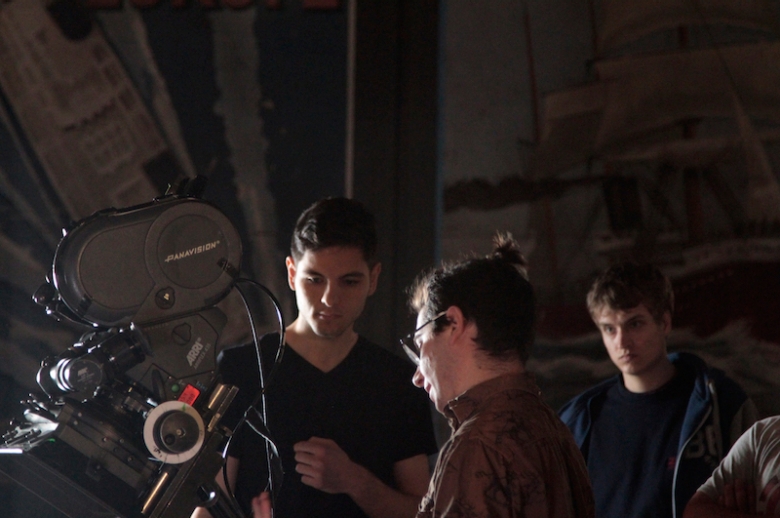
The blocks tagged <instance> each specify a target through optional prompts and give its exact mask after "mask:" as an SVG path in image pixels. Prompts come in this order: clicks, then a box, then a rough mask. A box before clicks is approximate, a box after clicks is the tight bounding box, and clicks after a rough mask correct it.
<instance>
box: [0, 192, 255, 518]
mask: <svg viewBox="0 0 780 518" xmlns="http://www.w3.org/2000/svg"><path fill="white" fill-rule="evenodd" d="M241 253H242V247H241V240H240V237H239V234H238V232H237V230H236V229H235V227H234V226H233V225H232V224H231V223H230V221H229V220H228V218H227V217H226V216H225V215H224V214H223V213H222V212H221V211H219V210H218V209H217V208H216V207H215V206H213V205H211V204H209V203H207V202H205V201H203V200H201V199H199V198H197V197H194V196H182V195H171V196H165V197H162V198H159V199H156V200H154V201H152V202H151V203H147V204H144V205H139V206H135V207H131V208H128V209H123V210H116V209H109V210H105V211H100V212H98V213H95V214H93V215H92V216H90V217H88V218H86V219H84V220H82V221H80V222H78V223H77V224H75V225H74V226H73V227H72V228H71V229H69V230H68V231H67V232H66V233H65V235H64V237H63V238H62V240H61V241H60V243H59V244H58V246H57V250H56V253H55V257H54V261H53V266H52V273H51V278H50V279H49V282H48V283H47V284H44V285H43V286H42V287H41V288H40V289H39V290H38V291H37V292H36V294H35V296H34V298H35V300H36V301H37V302H38V303H40V304H41V305H43V306H44V307H45V308H46V311H47V313H49V314H50V315H51V316H53V317H55V318H57V319H68V320H71V321H73V322H76V323H78V324H81V325H83V326H84V327H85V328H86V329H87V331H86V332H85V333H84V334H83V335H82V337H81V339H80V340H79V341H78V343H76V344H74V345H73V346H72V347H70V348H69V349H67V350H66V351H65V352H63V353H62V354H60V355H58V356H56V357H50V358H46V359H44V360H43V361H42V363H41V368H40V370H39V372H38V384H39V385H40V387H41V389H42V390H43V392H44V393H45V394H42V395H41V396H40V397H38V396H36V397H33V398H32V399H30V400H28V401H26V402H23V404H24V406H25V407H26V411H25V414H24V418H23V419H21V420H15V421H13V422H12V423H11V427H10V428H9V429H8V430H7V431H6V432H5V434H4V435H3V441H2V444H1V445H0V471H3V472H5V473H6V474H8V475H9V476H10V477H11V478H13V479H15V480H17V481H18V482H19V483H20V484H21V485H23V486H25V487H27V489H30V490H31V491H32V492H34V493H36V494H37V495H38V496H40V497H41V498H43V499H44V500H47V501H48V502H49V503H51V504H52V505H54V506H55V507H57V508H58V509H60V510H61V511H62V512H64V513H65V514H66V515H68V516H72V517H74V518H75V517H82V516H90V517H92V516H94V517H102V516H105V517H112V518H113V517H117V516H119V517H122V518H140V517H149V518H157V517H162V516H163V514H164V516H165V518H179V517H180V518H185V517H188V516H190V514H191V512H192V510H193V509H194V508H195V507H196V506H198V505H206V504H208V502H209V500H210V499H213V498H214V495H213V492H214V491H213V490H212V489H213V488H212V489H210V488H211V487H212V485H213V481H214V478H215V477H216V475H217V473H218V471H219V469H220V468H221V466H222V464H223V459H222V456H221V454H220V453H219V449H220V447H221V445H222V444H223V443H224V439H225V437H226V435H227V434H228V433H229V431H228V430H225V429H223V428H222V427H220V426H219V421H220V419H221V417H222V416H223V415H224V413H225V411H226V410H227V408H228V407H229V405H230V403H231V401H232V400H233V397H234V396H235V394H236V392H237V389H236V388H235V387H232V386H228V385H223V384H221V383H219V380H218V374H217V356H218V354H219V352H220V351H221V349H222V348H223V347H224V344H222V343H221V342H220V336H221V335H222V332H223V330H224V329H225V327H226V325H227V324H228V321H229V318H228V316H227V315H225V314H224V313H223V312H222V311H221V310H220V309H219V308H218V307H216V304H217V303H218V302H219V301H221V300H222V299H223V298H224V297H225V296H227V295H228V293H230V291H231V290H232V289H233V288H234V283H235V280H236V278H237V276H238V273H239V270H240V260H241Z"/></svg>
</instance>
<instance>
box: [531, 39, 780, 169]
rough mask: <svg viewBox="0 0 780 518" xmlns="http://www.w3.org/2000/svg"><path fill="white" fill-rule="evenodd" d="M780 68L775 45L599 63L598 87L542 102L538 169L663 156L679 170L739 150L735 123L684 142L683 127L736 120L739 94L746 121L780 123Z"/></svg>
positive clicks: (767, 131)
mask: <svg viewBox="0 0 780 518" xmlns="http://www.w3.org/2000/svg"><path fill="white" fill-rule="evenodd" d="M778 63H780V43H775V42H763V43H754V44H747V45H739V46H733V47H724V48H718V49H700V50H686V51H678V52H666V53H662V54H653V55H639V56H627V57H622V58H617V59H611V60H603V61H599V62H598V63H596V65H595V68H596V70H597V72H598V77H599V80H598V81H597V82H594V83H592V84H589V85H585V86H581V87H577V88H574V89H569V90H564V91H561V92H556V93H553V94H550V95H549V96H548V97H547V98H546V99H545V104H544V115H543V116H544V119H543V128H544V131H543V133H542V139H541V142H540V144H539V147H538V149H537V154H536V157H535V159H534V167H535V168H536V169H537V170H538V171H539V173H540V174H541V175H547V176H549V175H551V174H556V173H560V172H563V171H565V170H567V169H570V168H571V167H573V166H575V165H577V164H582V163H585V162H587V161H588V160H590V159H593V158H602V159H608V160H613V161H621V160H628V159H630V158H633V159H641V158H644V159H652V158H666V159H668V160H669V161H670V162H671V163H676V164H677V165H696V164H699V165H705V164H707V163H711V162H712V161H715V160H717V159H719V158H723V157H724V156H725V154H726V153H728V152H732V151H733V150H734V149H735V148H737V147H739V146H740V145H741V142H742V135H741V133H740V132H739V131H738V125H737V124H732V125H731V127H730V130H729V131H730V132H725V133H722V134H706V135H702V136H701V138H697V139H695V140H693V141H685V140H683V139H682V138H681V133H680V124H681V122H683V121H688V120H701V119H706V118H721V119H729V120H731V121H733V122H736V118H737V115H736V112H735V110H734V104H733V95H734V91H735V90H736V91H737V92H739V97H740V100H741V104H742V105H743V107H744V110H745V113H746V115H747V116H750V117H753V118H756V119H760V120H762V121H764V122H769V123H780V67H778V66H777V65H778ZM756 131H757V133H756V138H757V139H758V140H759V141H761V140H777V138H778V137H779V136H780V134H778V131H777V130H776V129H773V128H771V127H770V128H761V129H760V130H756Z"/></svg>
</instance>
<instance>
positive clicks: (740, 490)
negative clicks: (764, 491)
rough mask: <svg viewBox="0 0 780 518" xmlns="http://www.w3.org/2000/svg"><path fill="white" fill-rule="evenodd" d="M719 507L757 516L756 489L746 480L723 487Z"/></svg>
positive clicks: (736, 481)
mask: <svg viewBox="0 0 780 518" xmlns="http://www.w3.org/2000/svg"><path fill="white" fill-rule="evenodd" d="M718 505H720V506H722V507H725V508H726V509H730V510H732V511H739V512H742V513H746V514H756V488H755V487H754V486H753V484H748V483H746V482H745V481H744V480H735V481H734V482H730V483H728V484H725V485H724V486H723V494H722V495H720V496H719V497H718Z"/></svg>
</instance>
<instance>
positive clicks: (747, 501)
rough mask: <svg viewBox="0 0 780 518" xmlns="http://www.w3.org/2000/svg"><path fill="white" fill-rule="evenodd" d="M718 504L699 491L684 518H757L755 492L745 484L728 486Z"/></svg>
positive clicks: (687, 508) (689, 504)
mask: <svg viewBox="0 0 780 518" xmlns="http://www.w3.org/2000/svg"><path fill="white" fill-rule="evenodd" d="M724 491H725V492H724V495H721V497H720V498H718V501H717V502H716V501H715V500H713V499H712V498H710V497H709V496H708V495H707V494H706V493H703V492H701V491H697V492H696V493H695V494H694V495H693V498H691V500H690V502H688V505H687V506H686V507H685V513H684V514H683V518H740V517H744V516H756V500H755V490H754V489H753V487H752V486H749V485H746V484H744V483H741V482H739V483H735V484H727V485H726V487H725V488H724Z"/></svg>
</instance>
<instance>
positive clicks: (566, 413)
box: [558, 375, 620, 425]
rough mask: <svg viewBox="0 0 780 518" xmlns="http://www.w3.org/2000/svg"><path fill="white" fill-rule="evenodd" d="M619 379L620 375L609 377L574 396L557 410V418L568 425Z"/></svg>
mask: <svg viewBox="0 0 780 518" xmlns="http://www.w3.org/2000/svg"><path fill="white" fill-rule="evenodd" d="M619 379H620V375H616V376H611V377H609V378H607V379H605V380H604V381H601V382H600V383H598V384H596V385H594V386H592V387H590V388H589V389H587V390H585V391H583V392H581V393H579V394H578V395H576V396H574V397H573V398H571V399H570V400H569V401H568V402H566V403H565V404H564V405H563V406H562V407H561V408H560V409H559V410H558V416H559V417H560V418H561V420H562V421H563V422H564V423H566V424H567V425H568V424H569V422H570V421H573V420H575V419H576V418H577V417H578V416H579V415H580V414H582V413H583V412H585V411H586V410H587V408H588V405H589V404H590V402H591V401H592V400H593V399H595V398H597V397H600V396H603V395H604V394H606V393H607V391H608V390H609V389H610V388H612V387H614V386H615V384H616V383H617V382H618V380H619Z"/></svg>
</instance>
